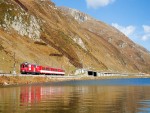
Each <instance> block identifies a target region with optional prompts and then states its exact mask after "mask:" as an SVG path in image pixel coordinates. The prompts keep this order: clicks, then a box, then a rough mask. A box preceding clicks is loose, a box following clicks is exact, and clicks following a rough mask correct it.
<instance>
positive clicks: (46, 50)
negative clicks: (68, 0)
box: [0, 0, 150, 73]
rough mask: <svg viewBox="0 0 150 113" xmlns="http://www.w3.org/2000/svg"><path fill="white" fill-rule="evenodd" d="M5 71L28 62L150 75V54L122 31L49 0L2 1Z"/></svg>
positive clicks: (0, 54)
mask: <svg viewBox="0 0 150 113" xmlns="http://www.w3.org/2000/svg"><path fill="white" fill-rule="evenodd" d="M0 10H1V12H0V40H1V41H0V60H1V62H0V70H2V71H4V72H9V71H12V68H13V63H14V53H15V59H16V63H17V64H16V66H17V70H19V69H18V67H19V64H20V63H21V62H24V61H28V62H31V63H37V64H41V65H50V66H53V67H62V68H64V69H65V70H66V71H67V73H71V72H73V71H75V69H77V68H87V69H92V70H99V71H119V72H146V73H149V72H150V62H149V61H150V54H149V52H148V51H146V50H145V49H143V48H142V47H140V46H138V45H137V44H135V43H134V42H132V41H131V40H129V39H128V38H127V37H126V36H125V35H123V34H122V33H121V32H119V31H118V30H116V29H115V28H113V27H112V26H109V25H107V24H105V23H103V22H100V21H97V20H95V19H93V18H92V17H90V16H88V15H86V14H84V13H82V12H80V11H77V10H74V9H70V8H64V7H61V8H57V7H56V6H55V4H54V3H52V2H51V1H49V0H28V1H24V0H2V1H0Z"/></svg>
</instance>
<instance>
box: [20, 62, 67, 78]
mask: <svg viewBox="0 0 150 113" xmlns="http://www.w3.org/2000/svg"><path fill="white" fill-rule="evenodd" d="M20 73H21V74H35V75H36V74H37V75H38V74H45V75H65V71H64V70H63V69H59V68H53V67H48V66H40V65H36V64H31V63H28V62H24V63H22V64H21V65H20Z"/></svg>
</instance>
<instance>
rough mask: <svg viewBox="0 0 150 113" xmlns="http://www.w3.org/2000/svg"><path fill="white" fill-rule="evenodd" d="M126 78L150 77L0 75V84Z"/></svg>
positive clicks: (149, 76) (148, 76)
mask: <svg viewBox="0 0 150 113" xmlns="http://www.w3.org/2000/svg"><path fill="white" fill-rule="evenodd" d="M120 78H121V79H123V78H124V79H126V78H150V75H144V76H100V77H93V76H4V75H3V76H0V86H12V85H26V84H35V83H46V82H60V81H70V80H93V79H94V80H95V79H120Z"/></svg>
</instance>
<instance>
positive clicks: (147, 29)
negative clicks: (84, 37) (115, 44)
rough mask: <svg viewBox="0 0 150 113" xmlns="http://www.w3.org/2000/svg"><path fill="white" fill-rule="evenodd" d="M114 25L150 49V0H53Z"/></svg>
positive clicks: (57, 4)
mask: <svg viewBox="0 0 150 113" xmlns="http://www.w3.org/2000/svg"><path fill="white" fill-rule="evenodd" d="M52 2H54V3H55V4H56V6H66V7H70V8H74V9H77V10H79V11H81V12H84V13H86V14H88V15H90V16H92V17H93V18H95V19H97V20H100V21H103V22H105V23H107V24H109V25H111V26H114V27H115V28H117V29H118V30H120V31H121V32H123V33H124V34H125V35H126V36H128V37H129V38H130V39H131V40H133V41H134V42H135V43H137V44H139V45H141V46H143V47H145V48H146V49H147V50H149V51H150V0H80V1H79V0H52Z"/></svg>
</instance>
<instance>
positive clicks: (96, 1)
mask: <svg viewBox="0 0 150 113" xmlns="http://www.w3.org/2000/svg"><path fill="white" fill-rule="evenodd" d="M113 2H115V0H86V3H87V6H88V8H90V7H91V8H94V9H97V8H99V7H104V6H107V5H109V4H110V3H113Z"/></svg>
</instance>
